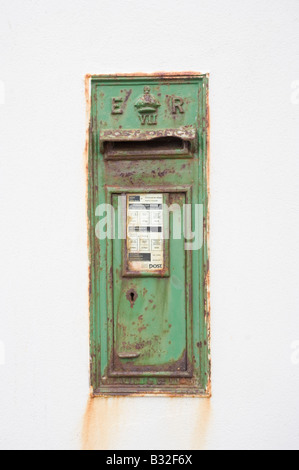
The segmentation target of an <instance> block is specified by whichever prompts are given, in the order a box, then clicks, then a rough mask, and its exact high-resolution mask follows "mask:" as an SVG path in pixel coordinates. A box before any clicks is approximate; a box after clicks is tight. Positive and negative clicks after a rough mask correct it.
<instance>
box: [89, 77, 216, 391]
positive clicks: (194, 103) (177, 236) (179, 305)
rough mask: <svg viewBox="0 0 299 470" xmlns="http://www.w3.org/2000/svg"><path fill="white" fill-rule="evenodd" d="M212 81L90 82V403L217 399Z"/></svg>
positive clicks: (109, 79) (137, 79)
mask: <svg viewBox="0 0 299 470" xmlns="http://www.w3.org/2000/svg"><path fill="white" fill-rule="evenodd" d="M207 145H208V77H207V76H206V75H200V74H193V73H190V74H156V75H132V76H129V75H117V76H93V77H92V78H91V120H90V138H89V218H90V264H91V269H90V273H91V279H90V318H91V385H92V390H93V395H95V396H97V395H99V396H101V395H109V394H117V395H124V394H146V393H151V394H168V395H198V396H209V394H210V360H209V298H208V284H209V263H208V246H207V236H208V233H207V232H208V149H207Z"/></svg>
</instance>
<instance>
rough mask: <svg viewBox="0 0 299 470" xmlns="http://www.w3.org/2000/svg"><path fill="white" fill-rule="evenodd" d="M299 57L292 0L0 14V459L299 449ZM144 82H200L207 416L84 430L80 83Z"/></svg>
mask: <svg viewBox="0 0 299 470" xmlns="http://www.w3.org/2000/svg"><path fill="white" fill-rule="evenodd" d="M298 45H299V2H298V0H223V1H219V0H151V1H145V0H114V1H111V0H63V1H61V0H1V2H0V198H1V199H0V209H1V212H0V213H1V228H0V241H1V243H0V291H1V294H0V313H1V315H0V356H1V357H0V448H1V449H11V448H13V449H63V448H70V449H79V448H81V447H82V445H83V446H84V447H85V448H106V449H109V448H111V449H112V448H116V449H126V448H131V449H132V448H133V449H134V448H145V449H146V448H149V449H184V448H185V449H192V448H206V449H230V448H235V449H239V448H271V449H272V448H283V449H286V448H299V400H298V396H299V352H298V351H297V350H298V349H299V293H298V291H299V290H298V263H299V255H298V231H299V221H298V208H299V207H298V205H299V194H298V177H299V164H298V157H299V142H298V134H299V132H298V125H299V92H298V90H299V46H298ZM157 70H167V71H182V70H193V71H202V72H206V71H209V72H210V73H211V193H212V196H211V228H212V232H211V290H212V298H211V301H212V361H213V363H212V365H213V374H212V385H213V398H212V399H211V400H210V401H207V400H199V399H167V398H122V399H110V400H101V399H99V400H96V401H93V403H90V404H89V406H88V410H87V412H86V413H85V410H86V406H87V402H88V393H89V379H88V282H87V276H88V259H87V248H86V247H87V235H86V210H85V198H86V182H85V162H84V156H83V152H84V145H85V98H84V75H85V74H86V73H107V72H136V71H143V72H153V71H157ZM296 342H297V343H296ZM292 347H293V348H295V349H292ZM296 348H297V349H296ZM3 349H5V357H4V355H3ZM84 415H85V420H84ZM82 430H83V444H82Z"/></svg>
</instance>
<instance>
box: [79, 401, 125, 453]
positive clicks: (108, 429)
mask: <svg viewBox="0 0 299 470" xmlns="http://www.w3.org/2000/svg"><path fill="white" fill-rule="evenodd" d="M123 400H124V398H115V397H114V398H101V399H96V398H89V400H88V403H87V406H86V411H85V415H84V419H83V429H82V450H110V449H112V448H113V444H114V445H115V442H117V441H120V439H121V436H119V437H118V432H119V426H120V416H121V405H122V403H121V402H122V401H123Z"/></svg>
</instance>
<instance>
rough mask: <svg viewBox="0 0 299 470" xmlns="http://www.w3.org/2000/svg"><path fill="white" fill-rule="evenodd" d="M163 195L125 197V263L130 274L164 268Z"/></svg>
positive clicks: (156, 270)
mask: <svg viewBox="0 0 299 470" xmlns="http://www.w3.org/2000/svg"><path fill="white" fill-rule="evenodd" d="M163 202H164V199H163V194H128V195H127V257H128V259H127V263H128V269H129V271H130V272H136V273H140V272H161V271H163V269H164V217H163Z"/></svg>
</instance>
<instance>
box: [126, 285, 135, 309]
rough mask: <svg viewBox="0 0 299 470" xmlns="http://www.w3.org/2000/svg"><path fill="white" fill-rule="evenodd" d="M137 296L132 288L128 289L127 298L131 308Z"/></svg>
mask: <svg viewBox="0 0 299 470" xmlns="http://www.w3.org/2000/svg"><path fill="white" fill-rule="evenodd" d="M137 297H138V294H137V292H135V291H134V289H130V290H129V291H128V292H127V299H128V301H129V302H130V304H131V307H132V308H133V307H134V303H135V302H136V299H137Z"/></svg>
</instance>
